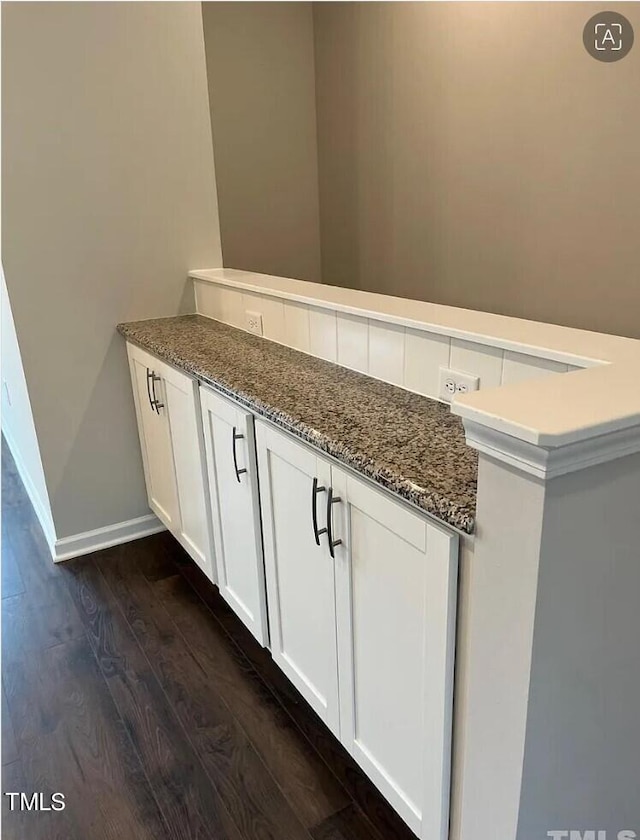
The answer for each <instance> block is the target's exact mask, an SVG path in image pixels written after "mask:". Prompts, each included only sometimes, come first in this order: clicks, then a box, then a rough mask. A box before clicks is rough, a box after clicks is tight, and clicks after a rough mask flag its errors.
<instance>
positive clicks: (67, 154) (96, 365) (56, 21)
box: [2, 3, 221, 538]
mask: <svg viewBox="0 0 640 840" xmlns="http://www.w3.org/2000/svg"><path fill="white" fill-rule="evenodd" d="M2 99H3V126H2V127H3V134H2V186H3V203H2V222H3V242H2V245H3V261H4V269H5V274H6V280H7V287H8V291H9V296H10V298H11V304H12V308H13V315H14V319H15V325H16V331H17V335H18V340H19V342H20V348H21V351H22V359H23V364H24V371H25V375H26V380H27V383H28V386H29V394H30V397H31V405H32V408H33V417H34V421H35V428H36V431H37V434H38V438H39V442H40V451H41V454H42V462H43V467H44V473H45V477H46V483H47V486H48V489H49V495H50V499H51V507H52V511H53V518H54V521H55V526H56V530H57V536H58V538H62V537H65V536H69V535H71V534H74V533H78V532H82V531H86V530H90V529H94V528H100V527H102V526H107V525H111V524H113V523H117V522H121V521H124V520H128V519H130V518H134V517H137V516H141V515H144V514H146V513H147V512H148V507H147V503H146V494H145V490H144V480H143V474H142V464H141V458H140V447H139V444H138V440H137V433H136V428H135V419H134V411H133V400H132V397H131V387H130V384H129V379H128V370H127V363H126V353H125V348H124V343H123V341H122V339H121V338H120V336H118V335H117V334H116V332H115V325H116V323H117V322H118V321H121V320H126V319H134V318H149V317H153V316H159V315H171V314H175V313H177V312H178V311H179V310H180V309H181V307H183V306H188V305H189V301H188V299H186V298H185V289H186V273H187V270H188V269H190V268H193V267H195V266H198V265H214V266H215V265H220V264H221V255H220V243H219V230H218V218H217V207H216V194H215V180H214V171H213V155H212V144H211V128H210V122H209V114H208V105H207V85H206V70H205V57H204V43H203V34H202V16H201V9H200V4H199V3H3V4H2Z"/></svg>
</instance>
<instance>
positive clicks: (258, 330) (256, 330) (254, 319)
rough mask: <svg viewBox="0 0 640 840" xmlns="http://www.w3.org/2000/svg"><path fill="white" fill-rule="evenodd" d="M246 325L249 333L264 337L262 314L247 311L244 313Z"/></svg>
mask: <svg viewBox="0 0 640 840" xmlns="http://www.w3.org/2000/svg"><path fill="white" fill-rule="evenodd" d="M244 323H245V326H246V328H247V332H250V333H253V334H254V335H262V313H260V312H252V311H251V310H249V309H247V310H246V312H245V313H244Z"/></svg>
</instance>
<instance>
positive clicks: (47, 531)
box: [2, 428, 56, 557]
mask: <svg viewBox="0 0 640 840" xmlns="http://www.w3.org/2000/svg"><path fill="white" fill-rule="evenodd" d="M2 434H3V435H4V439H5V440H6V442H7V446H8V447H9V451H10V452H11V455H12V456H13V460H14V462H15V465H16V469H17V470H18V475H19V476H20V478H21V479H22V483H23V485H24V489H25V490H26V491H27V496H28V497H29V501H30V502H31V504H32V506H33V509H34V511H35V514H36V516H37V517H38V521H39V522H40V527H41V528H42V531H43V533H44V538H45V539H46V541H47V545H48V546H49V551H50V552H51V556H52V557H53V556H54V546H55V544H56V529H55V526H54V524H53V517H52V516H51V510H50V507H49V499H47V500H46V501H45V500H44V499H42V497H41V496H40V493H39V492H38V490H37V489H36V486H35V484H34V483H33V479H32V478H31V475H30V474H29V471H28V470H27V468H26V466H25V463H24V461H23V460H22V456H21V455H20V452H19V450H18V447H17V446H16V442H15V441H14V440H13V438H12V437H11V434H10V433H9V431H8V429H7V428H3V429H2Z"/></svg>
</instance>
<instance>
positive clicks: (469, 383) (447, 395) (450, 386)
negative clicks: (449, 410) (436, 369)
mask: <svg viewBox="0 0 640 840" xmlns="http://www.w3.org/2000/svg"><path fill="white" fill-rule="evenodd" d="M479 387H480V378H479V377H478V376H474V375H473V374H472V373H465V371H462V370H453V369H452V368H444V367H441V368H440V387H439V397H440V399H441V400H444V401H445V402H453V400H455V398H456V397H457V396H460V395H461V394H468V393H469V392H470V391H477V390H478V388H479Z"/></svg>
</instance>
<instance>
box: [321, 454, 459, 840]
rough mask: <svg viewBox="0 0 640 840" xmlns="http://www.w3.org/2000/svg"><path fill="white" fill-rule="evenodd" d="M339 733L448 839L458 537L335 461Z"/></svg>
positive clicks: (431, 831) (398, 798) (422, 831)
mask: <svg viewBox="0 0 640 840" xmlns="http://www.w3.org/2000/svg"><path fill="white" fill-rule="evenodd" d="M331 485H332V492H333V495H334V498H335V497H336V496H337V497H338V498H340V502H339V503H337V504H334V505H332V513H333V517H332V518H333V528H332V531H333V540H334V541H336V540H338V539H341V540H342V542H341V544H340V545H337V546H336V547H335V549H334V553H335V565H336V602H337V625H338V634H337V637H338V663H339V675H340V732H341V740H342V743H343V744H344V746H345V747H346V748H347V749H348V750H349V752H350V753H351V755H352V756H353V757H354V758H355V760H356V761H357V762H358V764H359V765H360V766H361V767H362V769H363V770H364V771H365V772H366V773H367V775H368V776H369V778H370V779H371V780H372V781H373V782H374V783H375V784H376V786H377V787H378V788H379V789H380V791H381V792H382V793H383V794H384V795H385V796H386V798H387V799H388V800H389V802H390V803H391V804H392V805H393V806H394V808H395V809H396V810H397V811H398V813H399V814H400V815H401V816H402V817H403V818H404V819H405V821H406V822H407V824H408V825H409V826H410V827H411V828H412V829H413V830H414V831H415V832H416V834H417V835H418V836H419V837H422V838H425V839H426V838H428V840H446V838H447V836H448V815H449V810H448V809H449V776H450V745H451V708H452V691H453V663H454V641H455V605H456V590H457V557H458V545H457V542H458V541H457V537H456V536H455V535H453V534H451V533H449V532H446V531H444V530H441V529H440V528H438V527H437V526H435V525H432V524H430V523H429V522H428V521H427V520H426V519H425V518H424V517H422V516H420V515H419V514H417V513H413V512H412V511H410V510H408V509H407V508H406V507H405V506H404V505H402V504H400V503H398V502H397V501H395V500H393V499H392V498H391V497H389V496H388V495H386V494H384V493H381V492H379V491H378V490H376V489H374V488H372V487H371V486H370V485H368V484H367V483H366V482H364V481H362V480H360V479H358V478H355V477H354V476H352V475H351V474H349V473H347V472H344V471H342V470H340V469H338V468H336V467H332V468H331Z"/></svg>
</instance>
